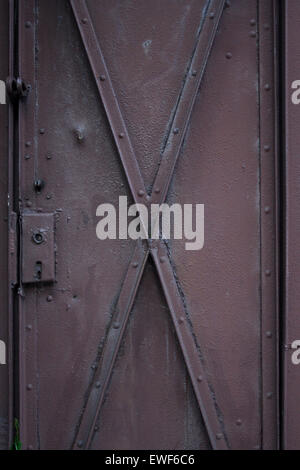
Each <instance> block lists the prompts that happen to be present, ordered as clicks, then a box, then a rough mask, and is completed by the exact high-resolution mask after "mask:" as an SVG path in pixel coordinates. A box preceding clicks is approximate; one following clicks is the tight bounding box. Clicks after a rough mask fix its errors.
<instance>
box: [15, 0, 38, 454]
mask: <svg viewBox="0 0 300 470" xmlns="http://www.w3.org/2000/svg"><path fill="white" fill-rule="evenodd" d="M18 8H19V10H18V68H19V70H18V73H19V76H20V77H22V79H23V80H24V81H25V83H26V84H28V85H29V86H30V92H29V94H28V96H27V97H26V99H25V100H21V101H19V129H18V132H19V149H18V157H19V213H20V214H22V211H23V210H32V209H34V208H35V199H34V198H33V197H32V194H33V189H32V188H33V181H34V169H35V159H36V152H37V148H36V147H37V138H36V135H37V133H36V129H35V109H36V107H35V50H36V48H35V32H36V26H35V24H36V21H35V11H36V3H35V0H26V2H24V1H23V0H19V2H18ZM29 197H30V199H31V200H29ZM25 201H26V204H25ZM24 206H25V207H24ZM20 256H21V253H20ZM25 293H26V292H24V288H23V286H22V285H20V288H19V302H18V304H19V324H18V328H19V364H18V366H19V367H18V368H19V414H20V439H21V442H22V448H23V449H38V448H39V438H38V426H39V417H38V415H37V413H38V411H37V410H38V407H37V395H38V372H37V316H36V305H35V297H36V296H35V292H34V291H32V292H31V294H30V295H27V296H26V305H25V301H24V300H25Z"/></svg>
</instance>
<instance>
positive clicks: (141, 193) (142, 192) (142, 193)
mask: <svg viewBox="0 0 300 470" xmlns="http://www.w3.org/2000/svg"><path fill="white" fill-rule="evenodd" d="M144 194H145V193H144V191H143V190H142V189H140V190H139V192H138V195H139V196H140V197H142V196H144Z"/></svg>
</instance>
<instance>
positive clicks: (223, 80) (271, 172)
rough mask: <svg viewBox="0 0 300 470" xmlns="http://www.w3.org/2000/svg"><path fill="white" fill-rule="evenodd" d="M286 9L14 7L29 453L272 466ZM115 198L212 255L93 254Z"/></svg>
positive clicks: (23, 397)
mask: <svg viewBox="0 0 300 470" xmlns="http://www.w3.org/2000/svg"><path fill="white" fill-rule="evenodd" d="M276 4H277V2H275V1H273V0H264V2H257V1H256V0H233V1H230V2H229V1H226V2H225V1H223V0H174V1H171V0H164V1H161V0H151V1H149V0H139V1H138V2H136V1H133V0H126V1H120V0H101V1H96V0H71V1H67V0H52V1H51V2H49V1H48V0H26V1H22V0H20V1H18V2H16V5H17V7H18V8H17V18H18V22H17V28H18V54H17V56H18V58H17V69H18V70H17V72H18V74H17V75H18V76H19V77H20V78H21V80H23V82H24V83H25V84H26V85H29V89H27V88H26V93H27V92H28V91H29V92H28V96H26V97H23V98H22V99H21V100H19V102H18V104H17V105H15V106H16V108H17V110H18V117H19V118H18V121H17V122H15V124H14V126H13V123H10V131H11V129H12V127H14V128H15V130H16V133H17V136H18V140H16V143H17V144H18V149H17V150H18V151H16V152H15V153H16V155H14V156H11V158H10V161H11V160H12V159H13V160H17V161H18V168H19V170H18V172H16V173H17V174H16V177H15V198H17V200H18V207H17V208H16V210H17V212H18V216H19V225H18V226H19V228H20V256H19V258H20V264H19V268H20V272H19V273H18V276H19V282H20V284H19V285H18V294H17V293H15V294H16V295H15V298H16V299H17V301H16V302H17V304H18V305H17V306H16V307H18V308H15V311H16V312H17V316H18V322H16V324H15V327H14V329H15V332H16V336H17V338H15V340H16V343H17V349H18V361H17V362H18V364H17V367H16V375H17V377H16V382H15V389H16V391H17V393H16V404H15V412H16V413H17V415H18V417H19V419H20V430H21V436H20V437H21V441H22V444H23V447H24V448H25V449H27V448H28V449H70V448H76V449H88V448H90V449H171V450H176V449H260V448H264V449H274V448H277V446H278V439H279V429H278V428H279V418H278V404H279V396H278V371H279V363H278V358H277V344H278V322H277V315H278V301H277V292H278V279H277V258H276V253H277V243H278V240H277V235H276V234H277V228H278V220H277V206H276V200H277V183H276V181H277V180H278V175H277V173H276V171H277V131H276V109H277V108H276V96H277V94H276V80H275V79H274V77H275V72H276V70H275V67H274V46H275V41H274V36H275V29H274V15H275V17H276V11H275V6H276ZM11 5H13V2H12V3H11ZM1 47H2V46H1ZM20 83H22V82H20ZM24 90H25V88H24ZM0 111H2V110H1V109H0ZM1 145H5V139H4V140H3V141H2V144H1ZM4 151H7V150H5V149H4ZM5 171H6V170H5ZM6 191H7V189H6V188H3V192H6ZM121 195H123V196H124V195H126V196H127V197H128V201H129V204H131V203H133V202H137V203H139V202H143V203H144V204H145V205H147V207H149V206H150V204H151V203H162V202H164V201H166V202H167V203H169V204H173V203H180V204H184V203H190V204H204V205H205V243H204V248H203V249H202V250H200V251H186V249H185V240H170V241H169V242H164V241H161V240H156V241H152V240H149V241H148V240H147V241H134V240H130V239H129V240H108V239H107V240H104V241H100V240H99V239H97V237H96V224H97V221H98V219H97V217H96V208H97V206H98V205H99V204H101V203H112V204H114V205H115V206H118V201H119V196H121ZM1 200H2V199H1ZM3 210H4V209H3ZM11 220H14V219H13V214H12V218H11ZM5 227H6V230H7V226H5ZM3 234H4V235H3V236H6V235H5V234H6V232H5V231H4V232H3ZM1 236H2V235H1ZM43 236H44V237H45V239H42V238H43ZM40 237H41V238H40ZM3 275H4V274H3ZM43 276H45V277H43ZM11 277H14V276H13V273H11ZM15 277H16V276H15ZM5 292H6V291H5V290H4V294H5ZM5 327H6V328H7V329H8V326H7V325H6V326H5ZM2 371H4V369H0V372H1V373H2ZM3 373H4V372H3ZM2 383H5V384H6V382H1V385H0V386H1V387H2V386H3V385H2ZM5 386H6V387H7V385H5ZM6 396H7V392H6ZM1 406H3V403H2V401H1ZM6 409H7V404H5V403H4V410H6ZM1 416H2V415H0V417H1ZM3 416H4V418H5V413H4V411H3ZM6 419H7V418H6Z"/></svg>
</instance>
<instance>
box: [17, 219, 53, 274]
mask: <svg viewBox="0 0 300 470" xmlns="http://www.w3.org/2000/svg"><path fill="white" fill-rule="evenodd" d="M21 237H22V238H21V240H22V282H23V283H32V282H34V283H36V282H51V281H52V282H53V281H54V280H55V246H54V214H53V213H52V214H40V213H28V214H23V215H22V233H21Z"/></svg>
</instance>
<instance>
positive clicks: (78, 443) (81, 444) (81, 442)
mask: <svg viewBox="0 0 300 470" xmlns="http://www.w3.org/2000/svg"><path fill="white" fill-rule="evenodd" d="M82 446H83V441H78V442H77V447H79V448H80V449H81V447H82Z"/></svg>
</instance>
